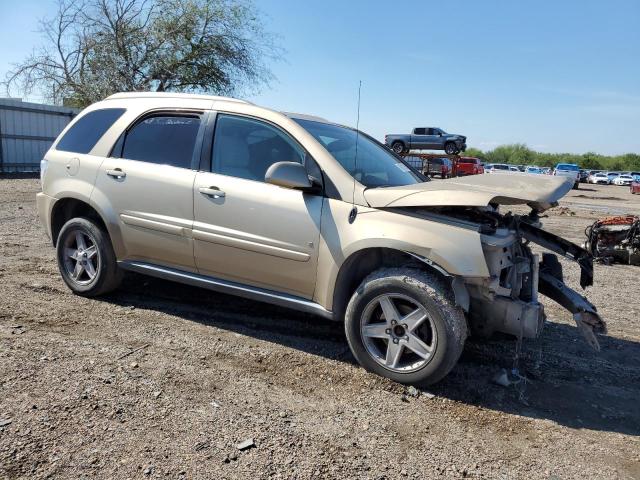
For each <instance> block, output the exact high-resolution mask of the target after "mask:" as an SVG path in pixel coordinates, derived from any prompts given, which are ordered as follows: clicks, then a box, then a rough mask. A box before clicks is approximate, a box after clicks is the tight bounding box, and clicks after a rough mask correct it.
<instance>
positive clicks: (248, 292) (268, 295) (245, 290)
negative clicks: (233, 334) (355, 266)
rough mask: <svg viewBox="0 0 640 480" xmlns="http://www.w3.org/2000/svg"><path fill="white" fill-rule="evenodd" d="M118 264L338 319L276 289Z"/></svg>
mask: <svg viewBox="0 0 640 480" xmlns="http://www.w3.org/2000/svg"><path fill="white" fill-rule="evenodd" d="M118 266H119V267H120V268H122V269H123V270H129V271H132V272H137V273H142V274H144V275H150V276H152V277H158V278H162V279H165V280H172V281H175V282H179V283H184V284H187V285H193V286H196V287H201V288H206V289H208V290H213V291H216V292H221V293H227V294H230V295H236V296H241V297H245V298H250V299H252V300H257V301H260V302H266V303H271V304H274V305H279V306H281V307H286V308H291V309H293V310H298V311H301V312H306V313H311V314H314V315H319V316H321V317H324V318H328V319H330V320H333V319H334V315H333V312H330V311H329V310H327V309H325V308H324V307H322V306H321V305H319V304H318V303H315V302H313V301H311V300H307V299H305V298H300V297H296V296H294V295H289V294H286V293H279V292H275V291H273V290H267V289H264V288H259V287H253V286H250V285H244V284H242V283H237V282H232V281H229V280H222V279H219V278H215V277H209V276H206V275H200V274H197V273H191V272H185V271H182V270H177V269H175V268H170V267H163V266H160V265H154V264H151V263H146V262H138V261H129V260H125V261H120V262H118Z"/></svg>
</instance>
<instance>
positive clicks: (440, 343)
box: [345, 268, 467, 385]
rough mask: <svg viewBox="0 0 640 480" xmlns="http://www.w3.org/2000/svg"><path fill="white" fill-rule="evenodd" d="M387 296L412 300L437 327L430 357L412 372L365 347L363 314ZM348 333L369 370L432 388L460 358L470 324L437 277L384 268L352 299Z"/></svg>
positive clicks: (449, 291) (361, 286) (400, 380)
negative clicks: (380, 360) (399, 368)
mask: <svg viewBox="0 0 640 480" xmlns="http://www.w3.org/2000/svg"><path fill="white" fill-rule="evenodd" d="M384 294H391V295H394V294H395V295H402V296H405V297H409V298H410V299H411V300H412V301H415V302H416V303H418V304H419V305H421V306H422V307H423V308H424V310H425V311H426V313H427V315H428V316H429V318H430V321H431V322H432V324H433V326H434V327H435V328H434V329H433V330H434V331H433V333H432V335H433V337H434V338H435V339H436V341H435V343H434V345H435V347H434V350H433V352H432V354H431V357H430V358H429V359H428V360H427V361H426V363H425V364H424V365H422V366H420V367H419V369H417V370H414V371H411V372H409V373H403V372H398V371H395V370H392V369H389V368H387V367H385V366H383V365H381V364H380V363H378V360H376V359H375V358H374V356H373V355H372V354H371V353H370V352H369V350H367V347H366V346H365V342H364V339H363V334H362V325H361V323H362V322H363V321H364V320H363V314H364V313H365V309H367V308H368V305H370V304H371V303H372V302H374V301H375V299H376V298H379V297H380V296H381V295H384ZM345 332H346V336H347V341H348V342H349V346H350V347H351V351H352V353H353V355H354V357H355V358H356V359H357V360H358V362H359V363H360V365H362V366H363V367H364V368H365V369H366V370H368V371H370V372H373V373H376V374H378V375H381V376H383V377H387V378H390V379H391V380H394V381H396V382H399V383H403V384H413V385H431V384H433V383H436V382H438V381H439V380H441V379H442V378H443V377H444V376H445V375H447V374H448V373H449V372H450V371H451V369H452V368H453V367H454V366H455V364H456V363H457V361H458V359H459V358H460V355H461V354H462V350H463V348H464V343H465V340H466V338H467V322H466V319H465V316H464V313H463V311H462V309H461V308H459V307H457V306H456V305H455V301H454V298H453V293H452V292H451V289H450V288H449V287H448V286H447V285H446V284H445V282H444V281H442V280H441V279H440V278H439V277H438V276H436V275H434V274H431V273H427V272H424V271H421V270H417V269H410V268H381V269H379V270H376V271H375V272H373V273H372V274H370V275H369V276H368V277H366V278H365V279H364V280H363V281H362V283H361V284H360V286H359V287H358V289H357V290H356V292H355V293H354V294H353V296H352V297H351V300H350V301H349V304H348V306H347V310H346V313H345ZM387 345H389V344H388V343H387Z"/></svg>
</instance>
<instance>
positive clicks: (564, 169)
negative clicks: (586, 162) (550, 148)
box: [553, 163, 580, 189]
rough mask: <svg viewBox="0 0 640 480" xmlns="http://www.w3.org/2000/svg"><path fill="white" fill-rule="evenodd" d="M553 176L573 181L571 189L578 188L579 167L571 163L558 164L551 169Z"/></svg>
mask: <svg viewBox="0 0 640 480" xmlns="http://www.w3.org/2000/svg"><path fill="white" fill-rule="evenodd" d="M553 174H554V175H556V176H559V177H567V178H570V179H572V180H573V188H574V189H575V188H578V187H579V186H580V167H578V165H575V164H573V163H559V164H557V165H556V168H554V169H553Z"/></svg>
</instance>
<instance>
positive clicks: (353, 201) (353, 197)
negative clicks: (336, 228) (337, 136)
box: [349, 80, 362, 223]
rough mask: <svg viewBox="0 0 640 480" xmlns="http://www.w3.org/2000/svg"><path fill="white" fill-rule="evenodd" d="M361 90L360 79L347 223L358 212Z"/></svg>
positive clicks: (351, 220)
mask: <svg viewBox="0 0 640 480" xmlns="http://www.w3.org/2000/svg"><path fill="white" fill-rule="evenodd" d="M361 90H362V80H360V83H359V84H358V116H357V118H356V151H355V156H354V158H353V175H352V176H353V192H352V194H351V212H350V213H349V223H353V221H354V220H355V219H356V215H357V214H358V209H357V208H356V171H357V166H358V140H360V92H361Z"/></svg>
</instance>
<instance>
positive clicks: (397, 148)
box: [391, 142, 405, 155]
mask: <svg viewBox="0 0 640 480" xmlns="http://www.w3.org/2000/svg"><path fill="white" fill-rule="evenodd" d="M391 150H393V151H394V152H395V153H397V154H398V155H400V154H401V153H404V152H405V146H404V143H402V142H393V143H392V144H391Z"/></svg>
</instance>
